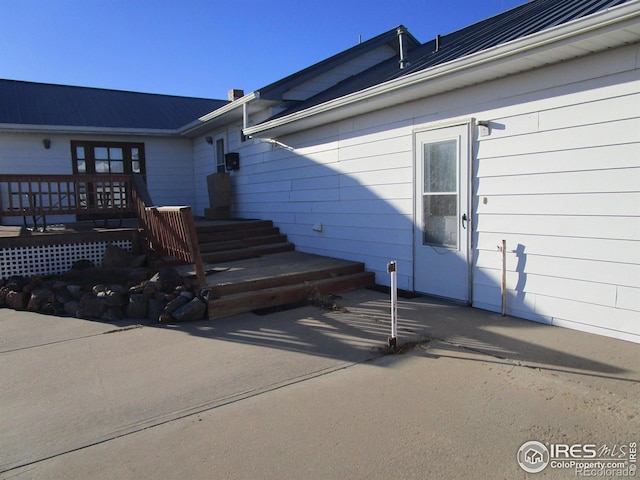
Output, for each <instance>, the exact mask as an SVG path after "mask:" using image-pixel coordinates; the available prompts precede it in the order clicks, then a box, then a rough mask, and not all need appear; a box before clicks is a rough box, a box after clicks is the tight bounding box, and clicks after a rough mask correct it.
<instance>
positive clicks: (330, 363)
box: [0, 289, 640, 479]
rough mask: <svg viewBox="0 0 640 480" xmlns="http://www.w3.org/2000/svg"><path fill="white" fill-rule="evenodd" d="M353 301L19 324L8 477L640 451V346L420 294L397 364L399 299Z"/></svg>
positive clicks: (2, 464) (12, 364)
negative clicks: (392, 312)
mask: <svg viewBox="0 0 640 480" xmlns="http://www.w3.org/2000/svg"><path fill="white" fill-rule="evenodd" d="M341 295H342V296H341V297H336V298H335V299H334V301H335V303H336V305H335V307H336V308H333V309H327V308H319V307H315V306H306V307H301V308H297V309H293V310H287V311H281V312H277V313H274V314H271V315H265V316H259V315H256V314H252V313H247V314H242V315H237V316H234V317H230V318H225V319H219V320H215V321H202V322H195V323H188V324H175V325H157V324H154V325H148V324H144V323H143V322H142V321H140V322H136V321H127V322H121V323H118V324H109V323H101V322H93V321H88V320H80V319H76V318H59V317H51V316H42V315H37V314H31V313H27V312H15V311H10V310H1V311H0V334H1V337H0V338H1V340H0V371H1V372H2V374H1V375H2V384H3V388H2V391H1V393H0V429H1V431H2V432H3V434H2V436H1V437H0V477H1V478H34V479H36V478H43V479H44V478H46V479H57V478H60V479H62V478H65V479H69V478H73V479H75V478H77V479H86V478H92V479H99V478H105V479H107V478H108V479H112V478H125V479H126V478H131V479H134V478H136V479H139V478H162V479H164V478H176V479H178V478H180V479H183V478H192V479H200V478H202V479H204V478H207V479H209V478H221V479H222V478H224V479H230V478H242V479H255V478H261V479H269V478H279V479H281V478H301V479H302V478H318V479H320V478H322V479H327V478H362V479H365V478H366V479H377V478H380V479H382V478H389V477H390V476H393V477H395V478H405V479H407V478H416V479H417V478H420V479H424V478H469V477H474V478H531V476H530V475H529V474H526V473H525V472H524V471H523V470H522V469H521V468H520V467H519V466H518V463H517V461H516V456H517V453H518V449H519V448H520V446H521V445H522V444H523V443H524V442H527V441H531V440H536V441H539V442H542V443H547V444H554V443H563V444H573V443H580V444H585V443H590V444H597V445H599V446H600V445H607V446H609V447H611V446H612V445H618V446H619V445H621V444H625V445H628V444H629V443H631V442H637V441H638V440H640V438H638V432H639V431H640V401H639V398H640V364H639V363H638V360H637V359H638V358H639V354H640V345H637V344H633V343H627V342H623V341H619V340H613V339H609V338H605V337H600V336H595V335H590V334H586V333H582V332H577V331H571V330H566V329H561V328H557V327H549V326H545V325H540V324H536V323H532V322H527V321H523V320H519V319H516V318H511V317H504V318H503V317H501V316H500V315H498V314H494V313H490V312H485V311H480V310H476V309H471V308H468V307H462V306H457V305H451V304H447V303H443V302H439V301H435V300H433V299H429V298H426V297H417V298H413V299H400V303H399V311H398V315H399V337H398V338H399V342H400V344H401V353H397V354H393V355H387V354H386V348H385V347H386V345H387V337H388V335H389V300H388V297H387V295H385V294H383V293H380V292H376V291H372V290H366V289H360V290H355V291H352V292H348V293H344V294H341ZM626 460H628V458H626ZM572 476H573V473H572V472H570V471H568V470H563V469H552V468H551V467H547V469H546V470H545V471H544V472H542V473H540V474H537V475H536V478H538V477H539V478H567V477H572Z"/></svg>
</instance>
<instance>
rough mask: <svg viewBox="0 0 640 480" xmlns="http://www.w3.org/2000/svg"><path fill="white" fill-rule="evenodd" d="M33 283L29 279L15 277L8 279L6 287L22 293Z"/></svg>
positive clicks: (19, 276)
mask: <svg viewBox="0 0 640 480" xmlns="http://www.w3.org/2000/svg"><path fill="white" fill-rule="evenodd" d="M30 281H31V279H30V278H29V277H23V276H21V275H13V276H11V277H9V278H8V279H7V283H6V287H7V288H8V289H9V290H11V291H12V292H22V290H23V289H24V287H25V286H26V285H27V284H28V283H29V282H30Z"/></svg>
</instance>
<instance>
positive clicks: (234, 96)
mask: <svg viewBox="0 0 640 480" xmlns="http://www.w3.org/2000/svg"><path fill="white" fill-rule="evenodd" d="M227 97H228V98H229V101H230V102H233V101H234V100H238V99H239V98H242V97H244V90H238V89H237V88H232V89H231V90H229V93H228V94H227Z"/></svg>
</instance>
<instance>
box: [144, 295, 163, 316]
mask: <svg viewBox="0 0 640 480" xmlns="http://www.w3.org/2000/svg"><path fill="white" fill-rule="evenodd" d="M166 306H167V304H166V302H165V301H164V300H162V299H161V298H155V297H152V298H150V299H149V303H148V304H147V318H148V319H149V320H151V321H153V322H159V321H160V315H162V312H163V311H164V309H165V307H166Z"/></svg>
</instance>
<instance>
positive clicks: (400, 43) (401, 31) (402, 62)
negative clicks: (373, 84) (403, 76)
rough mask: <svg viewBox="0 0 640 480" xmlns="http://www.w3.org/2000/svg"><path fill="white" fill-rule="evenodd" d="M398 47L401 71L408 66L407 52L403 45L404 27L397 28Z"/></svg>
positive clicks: (405, 31)
mask: <svg viewBox="0 0 640 480" xmlns="http://www.w3.org/2000/svg"><path fill="white" fill-rule="evenodd" d="M397 32H398V46H399V48H400V68H401V69H403V68H405V67H408V66H409V62H408V61H407V50H406V45H405V41H404V40H405V39H404V34H405V33H407V29H406V28H404V27H398V30H397Z"/></svg>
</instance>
